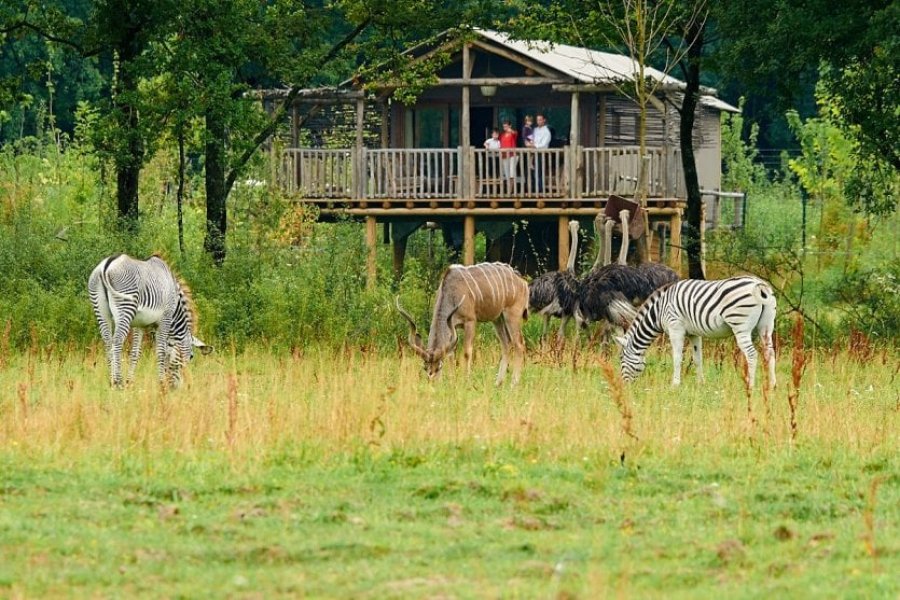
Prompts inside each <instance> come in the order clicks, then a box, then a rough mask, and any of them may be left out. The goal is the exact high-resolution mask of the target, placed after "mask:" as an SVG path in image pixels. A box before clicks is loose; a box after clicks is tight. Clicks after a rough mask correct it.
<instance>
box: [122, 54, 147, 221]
mask: <svg viewBox="0 0 900 600" xmlns="http://www.w3.org/2000/svg"><path fill="white" fill-rule="evenodd" d="M123 55H124V54H123ZM123 63H124V61H123ZM129 67H130V65H126V66H125V67H123V68H122V69H121V73H122V74H121V79H120V88H119V90H118V93H117V94H116V100H115V102H116V108H117V109H118V114H119V117H118V119H119V131H120V135H122V136H123V137H124V138H125V140H124V144H123V145H122V146H121V150H120V151H119V152H118V153H117V156H116V158H115V165H116V209H117V215H116V216H117V217H118V225H119V227H120V228H121V229H124V230H129V231H131V230H134V229H136V228H137V224H138V184H139V182H140V175H141V165H142V164H143V162H144V143H143V140H142V138H141V131H140V120H139V117H138V110H137V108H136V107H135V106H133V105H132V103H131V100H130V99H131V98H133V96H134V95H135V94H136V93H137V82H136V81H135V80H134V77H133V76H132V75H131V74H129Z"/></svg>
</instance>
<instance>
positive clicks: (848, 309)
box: [826, 258, 900, 340]
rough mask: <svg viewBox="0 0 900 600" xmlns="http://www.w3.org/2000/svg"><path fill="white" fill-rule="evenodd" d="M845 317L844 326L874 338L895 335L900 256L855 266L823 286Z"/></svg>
mask: <svg viewBox="0 0 900 600" xmlns="http://www.w3.org/2000/svg"><path fill="white" fill-rule="evenodd" d="M826 294H827V296H826V297H827V299H828V300H830V301H831V302H833V303H835V304H836V305H837V306H838V307H839V308H840V310H842V311H843V312H844V313H845V314H846V317H845V319H844V322H845V324H846V325H847V326H849V327H851V328H853V329H856V330H857V331H860V332H862V333H864V334H866V335H867V336H869V337H872V338H875V339H887V340H892V339H896V337H897V332H898V331H900V259H896V258H895V259H894V260H893V261H892V262H890V263H887V264H886V265H879V266H876V267H858V268H855V269H854V270H852V271H850V272H847V273H845V274H844V275H843V276H842V277H840V278H839V279H838V280H837V281H835V283H834V284H832V285H830V286H829V287H828V289H827V290H826Z"/></svg>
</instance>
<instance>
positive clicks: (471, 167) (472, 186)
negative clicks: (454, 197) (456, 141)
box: [465, 146, 478, 256]
mask: <svg viewBox="0 0 900 600" xmlns="http://www.w3.org/2000/svg"><path fill="white" fill-rule="evenodd" d="M465 151H466V184H467V189H466V206H468V207H469V208H474V207H475V190H476V189H477V187H478V182H477V176H476V174H475V148H473V147H472V146H469V147H468V148H466V149H465ZM473 227H474V221H473ZM472 252H473V253H474V252H475V249H474V247H473V249H472ZM473 256H474V254H473Z"/></svg>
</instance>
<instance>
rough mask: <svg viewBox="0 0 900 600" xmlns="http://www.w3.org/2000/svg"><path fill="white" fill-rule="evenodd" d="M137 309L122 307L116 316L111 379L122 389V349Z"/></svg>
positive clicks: (111, 349) (111, 353) (111, 358)
mask: <svg viewBox="0 0 900 600" xmlns="http://www.w3.org/2000/svg"><path fill="white" fill-rule="evenodd" d="M136 308H137V307H136V306H133V305H128V306H124V307H120V309H119V314H118V315H117V316H116V327H115V332H114V333H113V336H112V343H111V344H110V349H109V355H110V364H111V365H112V369H111V372H110V379H111V381H112V384H113V386H115V387H122V347H123V346H124V345H125V337H126V336H127V335H128V330H129V329H131V320H132V319H133V318H134V313H135V310H136Z"/></svg>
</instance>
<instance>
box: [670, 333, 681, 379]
mask: <svg viewBox="0 0 900 600" xmlns="http://www.w3.org/2000/svg"><path fill="white" fill-rule="evenodd" d="M668 333H669V342H670V343H671V344H672V385H673V386H676V387H677V386H679V385H681V359H682V356H683V355H684V331H683V330H681V329H672V330H670V331H669V332H668Z"/></svg>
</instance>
